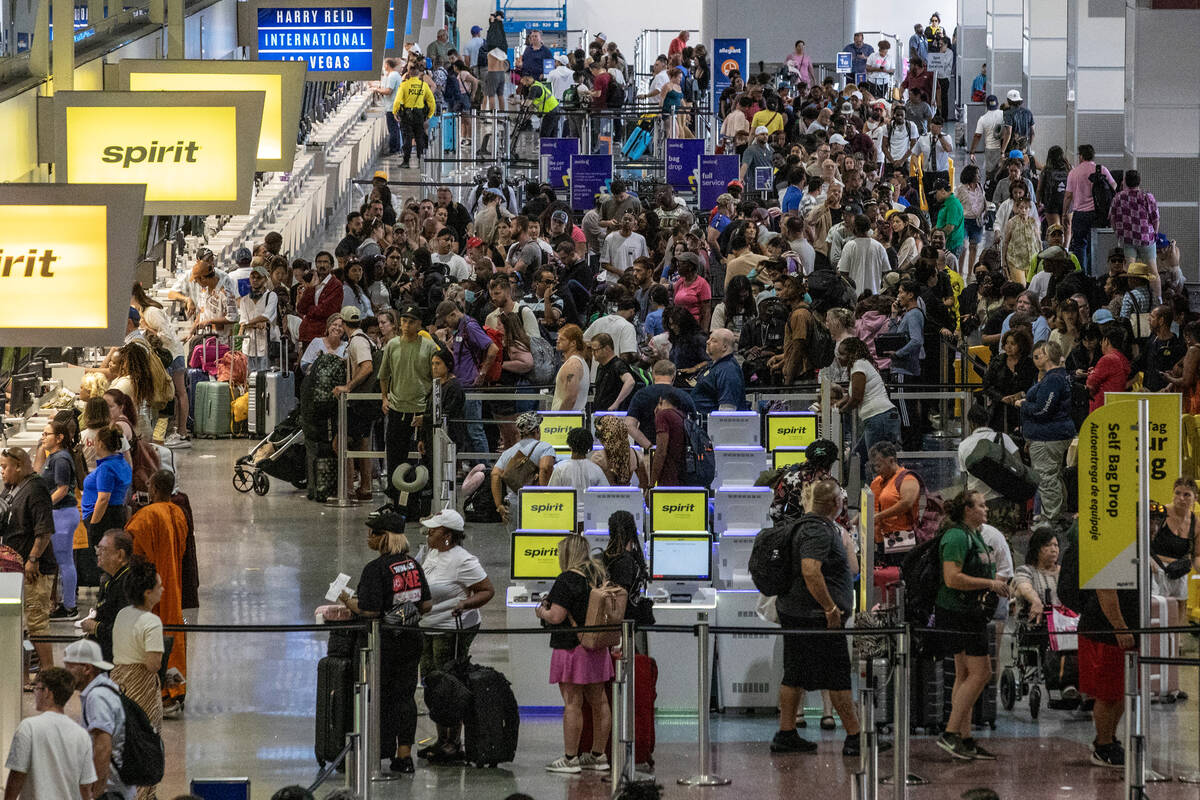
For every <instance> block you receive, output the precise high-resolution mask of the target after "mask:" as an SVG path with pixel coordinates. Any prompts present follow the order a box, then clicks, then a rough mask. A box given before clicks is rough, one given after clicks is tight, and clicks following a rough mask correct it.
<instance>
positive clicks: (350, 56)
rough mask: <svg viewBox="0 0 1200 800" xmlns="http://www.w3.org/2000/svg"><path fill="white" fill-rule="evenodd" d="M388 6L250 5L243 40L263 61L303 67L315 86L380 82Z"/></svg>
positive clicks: (325, 1)
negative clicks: (369, 80) (335, 82)
mask: <svg viewBox="0 0 1200 800" xmlns="http://www.w3.org/2000/svg"><path fill="white" fill-rule="evenodd" d="M386 29H387V2H386V0H348V2H346V3H345V4H339V3H332V2H329V0H249V1H248V2H239V3H238V34H239V40H240V42H241V44H243V45H246V46H247V47H249V48H250V57H251V59H256V60H259V61H303V62H305V63H306V64H308V70H309V72H310V73H311V75H310V76H309V79H310V80H356V79H366V78H371V77H375V78H377V77H378V73H379V64H380V61H381V59H382V55H383V45H384V40H385V39H386V36H387V30H386Z"/></svg>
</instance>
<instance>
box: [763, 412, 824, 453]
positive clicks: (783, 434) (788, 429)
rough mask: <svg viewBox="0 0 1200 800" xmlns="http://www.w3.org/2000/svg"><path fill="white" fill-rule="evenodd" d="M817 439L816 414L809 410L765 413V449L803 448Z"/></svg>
mask: <svg viewBox="0 0 1200 800" xmlns="http://www.w3.org/2000/svg"><path fill="white" fill-rule="evenodd" d="M816 440H817V415H816V414H814V413H813V412H811V411H777V412H774V413H771V414H767V449H768V450H775V449H776V448H779V447H799V448H805V447H808V446H809V445H810V444H812V443H813V442H815V441H816Z"/></svg>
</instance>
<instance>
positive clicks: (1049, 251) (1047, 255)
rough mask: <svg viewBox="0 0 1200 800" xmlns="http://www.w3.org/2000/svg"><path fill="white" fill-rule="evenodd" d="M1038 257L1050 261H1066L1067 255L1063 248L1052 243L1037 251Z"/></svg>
mask: <svg viewBox="0 0 1200 800" xmlns="http://www.w3.org/2000/svg"><path fill="white" fill-rule="evenodd" d="M1038 258H1040V259H1041V260H1042V261H1050V260H1052V259H1062V260H1063V261H1067V260H1068V259H1069V256H1068V255H1067V251H1066V250H1063V249H1062V248H1061V247H1059V246H1058V245H1052V246H1050V247H1047V248H1046V249H1045V250H1043V251H1042V252H1040V253H1038Z"/></svg>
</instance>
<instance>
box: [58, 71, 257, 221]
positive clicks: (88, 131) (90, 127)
mask: <svg viewBox="0 0 1200 800" xmlns="http://www.w3.org/2000/svg"><path fill="white" fill-rule="evenodd" d="M263 102H264V95H263V93H262V92H241V91H239V92H176V91H172V92H59V93H57V94H55V95H54V97H53V131H54V155H55V159H54V161H55V167H56V169H55V174H56V176H57V178H58V181H59V183H123V184H144V185H145V187H146V210H145V213H146V214H244V213H246V212H247V211H249V210H250V192H251V188H252V185H253V183H254V169H255V163H256V158H255V154H256V151H257V149H258V141H259V131H260V129H261V127H262V110H263Z"/></svg>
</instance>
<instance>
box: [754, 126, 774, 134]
mask: <svg viewBox="0 0 1200 800" xmlns="http://www.w3.org/2000/svg"><path fill="white" fill-rule="evenodd" d="M770 132H771V130H770V129H769V128H768V127H767V126H766V125H759V126H758V127H757V128H755V129H754V135H755V136H758V135H760V134H769V133H770Z"/></svg>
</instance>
